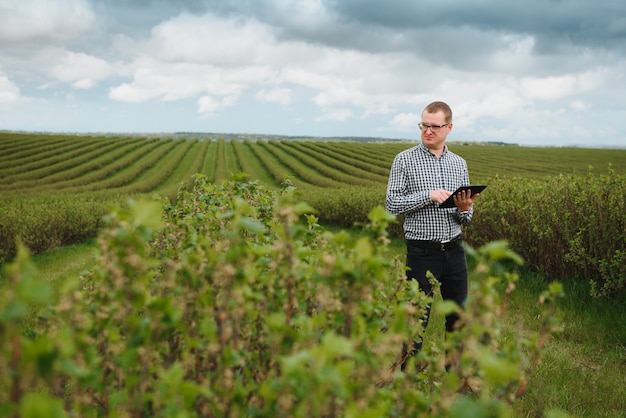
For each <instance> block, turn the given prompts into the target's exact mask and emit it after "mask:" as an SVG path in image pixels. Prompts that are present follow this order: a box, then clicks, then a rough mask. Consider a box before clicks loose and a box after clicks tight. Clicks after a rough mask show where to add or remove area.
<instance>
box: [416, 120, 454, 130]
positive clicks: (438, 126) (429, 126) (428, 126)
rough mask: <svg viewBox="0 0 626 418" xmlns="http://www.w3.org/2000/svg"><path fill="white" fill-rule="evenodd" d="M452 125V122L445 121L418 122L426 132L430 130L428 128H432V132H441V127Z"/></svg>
mask: <svg viewBox="0 0 626 418" xmlns="http://www.w3.org/2000/svg"><path fill="white" fill-rule="evenodd" d="M448 125H450V123H444V124H443V125H428V124H426V123H422V122H420V123H418V124H417V126H419V127H420V129H421V130H422V131H424V132H426V131H427V130H428V128H430V130H431V131H432V132H439V131H440V130H441V128H443V127H445V126H448Z"/></svg>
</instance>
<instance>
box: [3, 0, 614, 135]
mask: <svg viewBox="0 0 626 418" xmlns="http://www.w3.org/2000/svg"><path fill="white" fill-rule="evenodd" d="M625 72H626V1H622V0H594V1H588V0H523V1H516V0H512V1H501V0H464V1H463V0H456V1H450V0H385V1H381V0H0V130H25V131H54V132H101V131H108V132H176V131H187V132H189V131H193V132H223V133H265V134H279V135H295V136H298V135H312V136H375V137H387V138H407V139H409V138H417V137H418V135H419V133H418V132H417V123H418V122H419V121H420V115H421V111H422V109H423V108H424V106H425V105H426V104H427V103H429V102H430V101H433V100H444V101H446V102H448V103H449V104H450V105H451V107H452V108H453V111H454V129H453V131H452V133H451V134H450V136H449V139H452V140H467V141H503V142H510V143H519V144H522V145H549V146H560V145H576V146H591V147H595V146H619V147H623V146H626V99H625V98H626V74H625Z"/></svg>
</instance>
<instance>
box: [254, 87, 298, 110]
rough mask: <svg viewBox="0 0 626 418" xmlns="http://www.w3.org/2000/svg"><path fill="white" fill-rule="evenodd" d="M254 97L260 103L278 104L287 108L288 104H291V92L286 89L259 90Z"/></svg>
mask: <svg viewBox="0 0 626 418" xmlns="http://www.w3.org/2000/svg"><path fill="white" fill-rule="evenodd" d="M254 97H255V98H256V99H257V100H260V101H262V102H268V103H278V104H279V105H281V106H288V105H289V103H291V97H292V91H291V90H290V89H286V88H276V89H271V90H265V89H262V90H259V91H258V92H257V93H256V94H255V96H254Z"/></svg>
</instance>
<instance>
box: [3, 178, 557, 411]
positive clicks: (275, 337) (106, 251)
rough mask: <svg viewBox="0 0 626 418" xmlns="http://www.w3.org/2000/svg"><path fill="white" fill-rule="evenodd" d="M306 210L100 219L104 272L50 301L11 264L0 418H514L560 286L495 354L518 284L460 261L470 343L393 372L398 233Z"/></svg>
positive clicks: (150, 213)
mask: <svg viewBox="0 0 626 418" xmlns="http://www.w3.org/2000/svg"><path fill="white" fill-rule="evenodd" d="M311 211H312V208H311V207H310V206H308V205H307V204H303V203H301V202H300V201H299V200H298V199H296V198H295V196H294V191H293V190H292V189H291V188H289V187H287V188H286V189H285V190H283V191H282V192H268V191H267V190H264V189H263V188H262V187H260V186H259V185H258V184H256V183H244V182H240V181H233V182H228V183H224V184H222V185H215V184H211V183H209V182H207V181H206V178H204V177H202V176H199V177H197V178H196V181H195V184H194V185H193V187H190V188H187V187H184V188H183V189H181V191H180V194H179V197H178V199H177V200H176V202H175V203H173V204H171V203H169V202H166V204H165V207H163V204H162V203H161V202H158V201H138V202H130V203H129V205H128V206H126V207H123V208H119V209H116V210H114V211H113V212H112V213H111V214H110V215H109V216H107V218H106V222H107V227H106V228H105V229H104V230H103V231H102V233H101V234H100V237H99V244H100V251H101V264H100V265H99V266H98V267H96V268H94V270H93V271H91V272H85V274H83V275H82V276H81V277H80V278H74V279H68V280H67V281H66V282H64V283H59V284H58V286H59V287H58V293H59V300H58V301H56V300H54V301H52V299H53V298H52V294H53V289H52V286H51V284H50V283H47V282H43V281H41V280H39V279H37V274H36V272H34V271H33V270H32V265H31V263H30V261H29V258H28V256H27V254H26V251H25V249H24V248H20V249H19V251H18V256H17V257H16V259H15V261H14V262H13V263H11V264H9V265H7V266H6V272H5V273H6V277H7V278H8V279H7V282H6V283H5V284H4V287H3V289H2V292H0V342H1V343H0V415H3V416H7V415H10V414H14V415H21V416H22V417H35V416H38V415H37V414H38V413H39V412H40V411H42V410H45V411H52V412H50V413H54V414H55V416H111V417H114V416H151V417H153V416H154V417H159V416H163V417H165V416H167V417H169V416H180V417H183V416H185V417H194V416H202V417H211V416H277V417H280V416H285V417H286V416H306V417H311V416H313V417H315V416H325V417H334V416H346V417H353V416H354V417H356V416H358V417H380V416H399V417H400V416H441V417H444V416H445V417H454V416H466V413H467V411H472V416H477V417H505V416H510V414H511V412H510V411H511V408H510V405H511V403H513V402H514V401H515V399H516V398H517V397H518V396H520V395H521V394H522V393H523V392H524V390H525V388H526V386H527V385H528V382H529V375H530V374H531V373H532V371H533V369H534V367H535V366H536V364H537V363H538V361H539V359H540V356H541V352H542V348H543V344H544V343H545V339H546V338H547V337H548V336H549V334H550V333H551V332H553V331H555V330H557V329H558V327H559V325H558V321H557V320H556V316H555V312H554V310H553V306H554V305H553V304H552V303H551V302H552V300H553V299H554V298H555V297H557V296H558V295H559V294H560V292H561V289H560V287H559V286H558V285H557V284H554V285H552V286H551V287H550V288H549V289H548V291H546V293H545V294H544V295H542V298H541V300H540V303H541V304H542V305H543V306H544V307H545V310H544V311H543V312H542V314H541V317H542V319H543V326H542V328H541V330H540V331H539V334H538V335H536V336H534V337H532V336H530V337H528V336H527V337H526V338H524V339H519V340H516V341H512V340H511V339H504V340H502V339H501V338H500V337H501V336H500V326H499V322H498V321H499V319H498V318H499V315H498V314H499V313H501V310H502V309H504V307H505V306H506V301H507V298H508V295H509V294H510V292H511V291H513V289H514V287H515V282H516V280H517V275H515V274H513V273H510V272H507V271H506V270H504V269H503V268H502V267H503V262H504V264H506V263H511V262H519V261H520V260H519V257H517V256H516V255H515V254H514V253H512V252H511V251H510V250H509V249H508V248H507V246H506V244H505V243H503V242H494V243H491V244H490V245H488V246H485V247H483V248H481V249H480V250H473V249H471V248H470V249H468V254H470V256H471V257H472V258H473V260H474V262H473V263H472V265H475V266H476V268H475V270H474V271H472V273H471V280H470V282H471V283H472V286H473V288H472V291H471V296H470V298H469V300H468V303H467V307H466V309H465V310H463V312H461V315H462V319H463V322H464V323H465V324H466V326H464V327H462V328H461V329H460V330H458V331H456V332H455V333H452V334H451V335H450V336H449V338H447V340H446V343H445V346H444V347H437V346H435V345H433V344H426V345H425V347H424V350H423V351H422V352H421V353H420V355H419V356H416V357H415V358H413V359H411V360H410V361H409V363H408V367H407V369H406V372H401V371H399V370H398V368H397V365H398V361H399V359H400V355H401V347H402V345H403V344H407V343H409V342H410V341H411V340H412V339H414V338H416V337H417V335H418V334H419V333H420V332H421V331H420V326H419V317H420V311H421V309H423V307H424V303H426V302H429V301H432V299H430V298H427V297H426V296H425V295H423V294H422V293H421V292H419V291H418V289H417V287H416V284H415V282H407V281H406V280H404V269H403V263H402V262H400V261H399V260H396V259H394V258H392V257H389V253H388V250H387V247H386V245H385V244H386V242H387V241H388V238H387V232H386V229H387V226H388V224H389V223H390V222H392V220H393V217H391V216H390V215H389V214H387V213H386V212H385V211H384V209H383V208H382V207H376V208H374V209H373V210H372V211H370V214H369V222H368V224H367V225H365V226H364V227H363V234H362V235H355V234H350V233H347V232H345V231H340V232H337V233H330V232H327V231H324V230H323V229H322V228H321V227H320V226H319V225H318V223H317V219H316V218H315V217H314V216H312V215H311V214H310V213H311ZM498 283H502V284H503V285H504V286H505V287H506V288H507V289H508V290H507V292H506V293H505V296H504V298H503V299H502V300H501V299H500V297H499V293H498V292H497V291H496V290H495V287H496V286H499V285H498ZM435 308H436V309H437V310H438V311H439V312H442V313H447V312H451V311H452V310H457V309H458V307H456V306H454V305H450V304H447V303H440V304H435ZM444 352H445V353H447V356H446V357H447V361H448V364H449V371H446V370H445V369H444V367H443V361H444V356H443V354H442V353H444ZM418 364H419V367H418Z"/></svg>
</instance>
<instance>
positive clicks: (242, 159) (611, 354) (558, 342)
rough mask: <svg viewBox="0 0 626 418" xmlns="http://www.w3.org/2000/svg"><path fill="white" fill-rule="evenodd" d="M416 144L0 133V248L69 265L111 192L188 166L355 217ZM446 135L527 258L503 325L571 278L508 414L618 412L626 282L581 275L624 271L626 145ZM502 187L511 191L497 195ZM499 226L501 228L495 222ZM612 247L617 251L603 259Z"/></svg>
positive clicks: (85, 253) (84, 253)
mask: <svg viewBox="0 0 626 418" xmlns="http://www.w3.org/2000/svg"><path fill="white" fill-rule="evenodd" d="M415 144H416V143H410V142H389V143H363V142H358V143H356V142H354V143H353V142H338V141H337V142H331V141H328V142H327V141H298V140H293V139H290V140H284V141H277V140H273V141H248V140H243V141H225V140H213V141H210V140H195V139H175V138H162V139H157V138H143V137H104V136H75V135H43V134H24V133H0V193H1V196H2V199H1V200H0V239H1V240H2V244H3V245H2V247H0V262H2V261H5V260H7V259H10V258H11V257H12V255H13V253H14V247H12V246H11V245H12V244H14V239H15V237H16V236H19V237H20V239H21V240H22V241H24V242H26V243H27V245H28V246H29V247H30V248H31V250H32V251H33V252H34V253H41V256H40V257H38V258H37V259H36V261H37V265H38V266H39V268H40V271H41V272H42V274H43V276H44V278H45V280H48V281H50V282H52V283H54V282H56V281H57V280H59V278H62V277H68V276H72V275H76V274H78V273H79V272H81V271H83V270H84V269H86V268H89V267H90V266H91V265H92V264H93V263H94V259H93V253H94V249H95V243H94V242H93V241H91V240H92V238H94V237H95V236H96V235H97V234H98V233H99V231H101V229H102V227H103V224H102V221H101V219H102V216H103V215H104V214H105V213H107V212H108V211H109V205H111V204H118V205H123V204H125V202H126V200H127V198H128V197H135V198H137V197H139V196H142V195H143V196H146V195H154V194H158V195H161V196H166V197H168V198H169V199H172V200H173V199H175V197H176V192H177V191H178V190H179V188H180V186H181V185H182V184H186V185H188V187H189V186H190V185H191V183H192V176H193V175H194V174H195V173H202V174H204V175H205V176H206V177H207V178H208V179H209V180H210V181H213V182H216V183H220V182H222V181H224V180H227V179H229V178H231V176H232V175H233V174H236V173H240V172H245V173H246V174H247V175H248V176H249V178H250V179H252V180H258V181H259V182H260V183H261V184H263V185H264V186H266V187H267V188H269V189H278V188H280V185H281V183H283V182H284V180H285V178H289V179H290V181H291V182H292V183H293V185H294V186H296V190H297V191H299V192H300V196H302V197H305V198H307V200H309V201H311V202H313V203H315V204H316V205H317V206H316V208H317V209H319V212H320V213H319V216H320V219H321V220H322V221H326V222H325V223H327V224H328V225H329V226H333V227H336V226H339V227H345V226H351V225H353V223H354V222H355V221H363V219H364V218H365V217H366V214H367V213H368V212H369V210H370V209H371V208H372V207H374V206H377V205H382V204H383V199H384V189H385V186H386V181H387V175H388V171H389V168H390V166H391V162H392V160H393V157H394V156H395V155H396V154H397V153H398V152H399V151H401V150H403V149H406V148H408V147H411V146H414V145H415ZM450 149H451V150H453V151H454V152H456V153H458V154H459V155H461V156H462V157H464V158H465V159H466V161H467V163H468V166H469V170H470V178H471V180H472V183H474V184H478V183H485V184H488V185H489V186H490V187H489V189H488V192H486V193H485V194H484V196H481V199H480V202H478V201H477V203H476V206H477V214H476V219H475V220H474V222H473V224H475V225H476V226H475V228H476V230H470V231H469V234H468V235H469V237H470V238H471V237H472V236H474V237H477V238H476V239H477V241H480V240H481V239H492V238H493V237H494V236H496V237H498V238H507V239H509V240H511V242H512V243H513V244H514V247H516V249H519V250H522V252H523V251H526V252H527V253H526V254H524V255H525V257H526V258H527V259H528V260H529V261H530V262H531V263H530V266H529V267H530V268H528V270H524V272H523V276H522V280H521V281H520V283H519V286H518V291H517V292H516V293H515V294H514V297H513V299H512V300H511V303H510V306H509V309H508V310H507V311H506V313H505V315H504V316H503V318H502V321H503V322H504V329H503V334H504V335H505V337H506V336H510V337H511V338H513V337H517V336H524V335H527V334H529V333H532V332H533V331H534V330H535V329H536V327H537V321H538V319H539V318H538V312H537V302H536V301H537V298H538V296H539V294H540V293H541V291H542V289H543V288H544V287H545V284H546V282H547V281H548V278H550V279H555V278H558V279H560V280H561V279H565V280H564V284H565V294H566V298H565V299H564V300H563V301H561V302H560V303H559V305H560V308H561V311H562V316H563V324H564V330H563V332H562V333H560V334H558V335H557V336H556V337H555V338H554V339H551V340H550V343H549V345H548V346H547V347H546V352H545V356H544V360H543V362H542V364H541V365H540V366H539V367H538V369H537V370H536V373H535V374H534V375H533V377H532V379H531V381H530V384H529V388H528V391H527V392H526V394H525V395H524V396H523V397H521V398H520V399H519V400H518V401H517V402H516V403H515V405H514V411H515V413H516V416H527V417H535V416H543V413H544V411H546V410H548V409H553V408H556V409H561V410H563V411H566V412H568V413H569V414H571V415H572V416H581V417H582V416H594V417H595V416H610V417H613V416H616V417H617V416H623V413H624V410H625V409H626V404H625V403H624V399H626V389H624V388H626V381H625V380H624V376H626V369H625V364H626V362H625V359H626V351H625V350H624V346H625V341H626V327H624V325H623V321H622V319H621V318H623V317H624V315H626V312H625V311H624V306H625V305H626V304H625V303H624V292H623V291H622V292H621V293H617V294H612V295H610V296H609V297H606V298H604V299H596V298H592V297H591V296H590V295H589V285H588V283H589V279H588V278H587V277H586V276H583V277H585V280H579V279H577V277H578V276H579V274H581V273H588V274H592V275H593V274H595V273H594V272H596V271H597V270H598V269H599V267H598V266H600V267H601V268H603V269H605V271H606V272H607V274H609V275H613V277H615V279H616V280H617V279H618V278H619V275H620V274H622V275H623V271H624V262H623V261H622V260H623V257H624V255H625V254H626V248H625V242H626V229H625V227H624V216H623V214H624V213H626V210H625V208H624V204H625V203H624V202H625V201H626V187H625V186H624V184H625V183H624V176H626V150H608V149H575V148H526V147H511V146H482V145H454V144H453V145H451V146H450ZM590 171H591V172H592V173H593V175H590V174H589V173H590ZM504 191H506V192H507V193H508V194H507V196H510V198H508V199H502V198H500V197H499V193H500V192H504ZM511 201H512V202H511ZM563 208H567V210H564V209H563ZM496 224H497V226H498V227H497V228H494V225H496ZM490 228H491V229H490ZM504 231H506V234H508V235H509V236H499V235H502V234H504ZM478 237H480V238H481V239H478ZM392 238H393V240H392V243H393V248H395V252H396V253H395V256H396V257H402V252H403V249H402V242H401V240H399V239H398V238H397V235H396V236H394V237H392ZM74 244H77V246H75V245H74ZM568 245H573V247H572V248H573V250H575V251H574V252H572V248H569V249H568V248H567V246H568ZM593 251H598V252H595V253H594V252H593ZM607 254H608V255H609V256H610V255H611V254H614V257H613V258H610V257H609V258H607V259H606V260H604V259H601V258H602V257H604V256H606V255H607ZM598 260H600V263H599V264H598ZM568 263H569V264H568ZM594 263H596V264H594ZM554 271H556V272H558V274H554V273H552V272H554ZM620 272H621V273H620ZM557 276H558V277H557ZM616 289H619V287H617V288H616ZM435 324H437V321H435ZM439 325H441V324H439ZM440 328H441V326H439V328H437V325H435V326H434V327H432V329H431V331H430V332H433V333H435V334H436V333H437V332H438V331H437V330H438V329H439V332H440ZM432 338H434V339H435V340H436V338H438V337H436V336H434V337H432Z"/></svg>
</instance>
